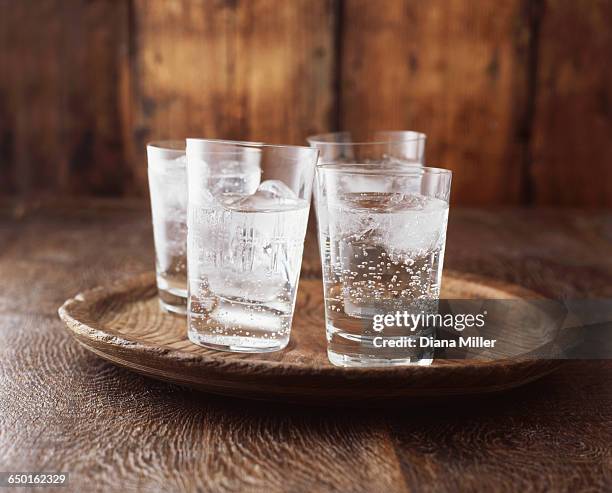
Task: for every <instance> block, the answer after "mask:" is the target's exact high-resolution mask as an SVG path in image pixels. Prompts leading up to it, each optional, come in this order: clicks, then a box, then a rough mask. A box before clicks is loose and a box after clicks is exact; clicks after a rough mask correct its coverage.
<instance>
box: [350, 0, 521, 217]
mask: <svg viewBox="0 0 612 493" xmlns="http://www.w3.org/2000/svg"><path fill="white" fill-rule="evenodd" d="M344 13H345V15H344V18H343V26H344V27H343V36H342V87H341V92H342V99H341V117H340V121H341V125H342V127H343V128H346V129H348V130H352V131H354V132H368V131H372V130H376V129H378V130H386V129H417V130H421V131H424V132H426V133H427V135H428V142H427V150H426V156H427V157H426V159H427V162H428V164H431V165H433V166H441V167H447V168H450V169H452V170H453V171H454V172H455V175H454V178H453V190H452V194H451V196H452V199H453V202H455V203H461V204H462V205H465V204H469V205H486V204H498V203H503V204H514V203H519V202H520V201H521V197H522V194H523V192H522V187H523V172H522V160H523V156H524V152H525V145H526V139H525V135H524V127H525V119H526V118H527V117H528V114H527V86H528V84H527V74H528V73H527V65H528V64H527V61H528V56H529V50H528V48H529V43H530V29H529V25H528V24H529V23H528V19H527V18H526V17H527V14H526V12H525V7H524V5H523V1H522V0H503V1H500V2H481V1H476V0H430V1H427V2H422V1H418V0H402V1H395V0H382V1H377V2H371V1H368V0H345V3H344Z"/></svg>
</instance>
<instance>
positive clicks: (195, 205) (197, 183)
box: [187, 139, 318, 352]
mask: <svg viewBox="0 0 612 493" xmlns="http://www.w3.org/2000/svg"><path fill="white" fill-rule="evenodd" d="M317 155H318V151H317V150H316V149H312V148H309V147H296V146H272V145H265V144H256V143H245V142H228V141H215V140H204V139H187V162H188V165H187V168H188V183H189V207H188V209H189V213H188V239H187V252H188V255H187V257H188V264H189V266H188V272H189V282H188V284H189V300H188V310H187V312H188V313H187V316H188V335H189V339H190V340H191V341H192V342H194V343H196V344H199V345H202V346H205V347H210V348H213V349H220V350H225V351H238V352H266V351H276V350H279V349H282V348H284V347H285V346H286V345H287V343H288V342H289V335H290V330H291V322H292V318H293V311H294V306H295V297H296V291H297V285H298V280H299V275H300V268H301V264H302V253H303V248H304V237H305V234H306V224H307V221H308V212H309V209H310V196H311V193H312V183H313V178H314V170H315V164H316V161H317ZM221 176H225V179H219V177H221ZM213 177H217V178H216V179H213Z"/></svg>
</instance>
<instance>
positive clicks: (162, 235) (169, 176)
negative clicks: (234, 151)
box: [147, 141, 187, 315]
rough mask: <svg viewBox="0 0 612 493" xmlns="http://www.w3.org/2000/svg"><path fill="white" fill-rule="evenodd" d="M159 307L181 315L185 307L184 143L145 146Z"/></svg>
mask: <svg viewBox="0 0 612 493" xmlns="http://www.w3.org/2000/svg"><path fill="white" fill-rule="evenodd" d="M147 159H148V174H149V191H150V194H151V212H152V216H153V237H154V240H155V268H156V269H155V270H156V274H157V289H158V293H159V303H160V306H161V308H162V309H163V310H164V311H167V312H172V313H179V314H183V315H184V314H185V309H186V306H187V260H186V252H187V159H186V157H185V141H160V142H151V143H150V144H148V145H147Z"/></svg>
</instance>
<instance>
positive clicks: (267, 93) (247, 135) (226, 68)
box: [129, 0, 335, 194]
mask: <svg viewBox="0 0 612 493" xmlns="http://www.w3.org/2000/svg"><path fill="white" fill-rule="evenodd" d="M334 4H335V0H291V1H283V2H277V1H273V0H248V1H247V0H226V1H218V0H135V2H134V72H133V80H132V81H131V87H132V90H133V95H134V97H133V99H134V102H133V108H132V115H131V123H130V125H129V127H131V128H132V138H131V145H132V148H131V161H132V166H133V169H134V170H135V171H134V172H135V175H136V177H137V185H136V187H137V190H136V192H137V193H141V194H142V193H144V191H146V171H145V170H146V167H145V154H144V149H145V145H146V142H147V141H150V140H155V139H167V138H179V139H182V138H185V137H189V136H192V137H197V136H204V137H210V138H231V139H252V140H264V141H267V142H274V143H292V144H304V139H305V137H306V136H307V135H308V134H310V133H314V132H321V131H325V130H327V129H328V128H329V127H330V123H331V121H332V118H333V115H332V109H333V106H334V103H333V63H334V46H333V41H334V30H333V27H334V15H335V6H334Z"/></svg>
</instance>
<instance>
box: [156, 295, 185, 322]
mask: <svg viewBox="0 0 612 493" xmlns="http://www.w3.org/2000/svg"><path fill="white" fill-rule="evenodd" d="M157 291H158V294H159V306H160V308H161V309H162V311H164V312H166V313H171V314H174V315H182V316H185V315H186V314H187V295H185V296H181V295H177V294H176V293H174V292H172V291H169V290H165V289H158V290H157Z"/></svg>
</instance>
